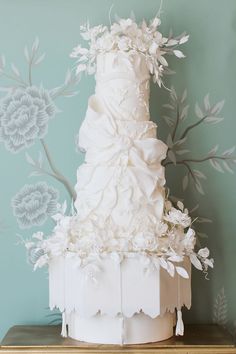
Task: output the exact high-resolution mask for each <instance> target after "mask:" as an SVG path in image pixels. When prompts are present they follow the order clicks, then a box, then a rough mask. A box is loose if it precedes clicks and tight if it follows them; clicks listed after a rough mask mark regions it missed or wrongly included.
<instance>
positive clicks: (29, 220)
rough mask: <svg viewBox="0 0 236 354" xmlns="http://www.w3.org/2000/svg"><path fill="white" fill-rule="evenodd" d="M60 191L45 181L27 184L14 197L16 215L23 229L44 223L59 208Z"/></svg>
mask: <svg viewBox="0 0 236 354" xmlns="http://www.w3.org/2000/svg"><path fill="white" fill-rule="evenodd" d="M57 200H58V192H57V190H56V189H55V188H53V187H51V186H48V185H47V183H45V182H39V183H37V184H26V185H25V186H24V187H23V188H22V189H21V190H20V191H19V192H18V193H17V194H16V195H15V197H14V198H13V199H12V208H13V213H14V216H15V217H16V219H17V222H18V224H19V226H20V227H21V228H23V229H25V228H30V227H32V226H38V225H42V224H43V223H44V222H45V221H46V219H47V218H48V216H49V215H52V214H53V213H54V212H55V211H56V210H57Z"/></svg>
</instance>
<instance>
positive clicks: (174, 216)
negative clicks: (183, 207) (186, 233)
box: [164, 207, 191, 228]
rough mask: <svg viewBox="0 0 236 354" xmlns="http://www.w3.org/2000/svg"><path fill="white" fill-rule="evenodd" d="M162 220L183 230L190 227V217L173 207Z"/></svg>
mask: <svg viewBox="0 0 236 354" xmlns="http://www.w3.org/2000/svg"><path fill="white" fill-rule="evenodd" d="M164 220H166V221H168V222H170V223H172V224H174V225H181V226H183V227H184V228H186V227H188V226H190V224H191V218H190V216H189V215H188V214H186V213H183V212H182V211H180V210H178V209H175V208H174V207H171V209H170V210H169V212H168V213H167V214H166V215H165V216H164Z"/></svg>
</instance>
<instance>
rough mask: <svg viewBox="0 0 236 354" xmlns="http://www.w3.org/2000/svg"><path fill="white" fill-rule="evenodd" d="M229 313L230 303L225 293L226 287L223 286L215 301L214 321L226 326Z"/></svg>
mask: <svg viewBox="0 0 236 354" xmlns="http://www.w3.org/2000/svg"><path fill="white" fill-rule="evenodd" d="M227 315H228V303H227V299H226V295H225V289H224V287H222V288H221V290H220V292H219V293H218V294H217V296H216V299H215V302H214V308H213V322H214V323H217V324H218V325H220V326H222V327H225V326H226V324H227V322H228V319H227Z"/></svg>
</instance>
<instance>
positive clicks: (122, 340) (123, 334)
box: [120, 314, 125, 345]
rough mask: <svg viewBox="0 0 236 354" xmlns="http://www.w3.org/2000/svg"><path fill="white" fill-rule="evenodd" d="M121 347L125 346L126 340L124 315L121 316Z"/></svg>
mask: <svg viewBox="0 0 236 354" xmlns="http://www.w3.org/2000/svg"><path fill="white" fill-rule="evenodd" d="M121 316H122V317H121V343H120V344H121V345H123V344H124V340H125V321H124V316H123V314H122V315H121Z"/></svg>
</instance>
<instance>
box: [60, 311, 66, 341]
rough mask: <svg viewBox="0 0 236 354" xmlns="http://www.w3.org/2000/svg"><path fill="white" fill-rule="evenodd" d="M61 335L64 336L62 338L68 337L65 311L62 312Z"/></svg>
mask: <svg viewBox="0 0 236 354" xmlns="http://www.w3.org/2000/svg"><path fill="white" fill-rule="evenodd" d="M61 335H62V337H67V328H66V312H65V311H64V312H62V325H61Z"/></svg>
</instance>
